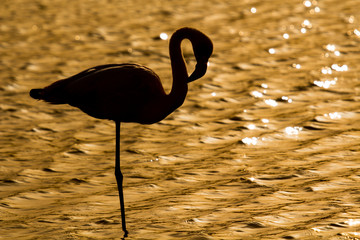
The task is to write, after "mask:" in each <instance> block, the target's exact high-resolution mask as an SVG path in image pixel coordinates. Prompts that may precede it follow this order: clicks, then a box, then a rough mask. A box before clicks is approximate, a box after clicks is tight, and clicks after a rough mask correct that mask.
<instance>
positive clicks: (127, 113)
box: [30, 28, 213, 237]
mask: <svg viewBox="0 0 360 240" xmlns="http://www.w3.org/2000/svg"><path fill="white" fill-rule="evenodd" d="M184 39H188V40H190V42H191V44H192V46H193V52H194V55H195V59H196V62H197V63H196V66H195V70H194V71H193V73H192V74H191V75H190V76H188V73H187V69H186V64H185V61H184V58H183V54H182V50H181V42H182V41H183V40H184ZM212 51H213V44H212V42H211V40H210V39H209V38H208V37H207V36H206V35H205V34H203V33H202V32H200V31H198V30H196V29H193V28H181V29H178V30H177V31H176V32H175V33H174V34H173V35H172V37H171V39H170V44H169V53H170V60H171V68H172V77H173V83H172V88H171V91H170V93H169V94H166V93H165V91H164V88H163V86H162V84H161V81H160V78H159V77H158V75H157V74H156V73H154V72H153V71H152V70H151V69H149V68H147V67H144V66H141V65H138V64H130V63H124V64H107V65H100V66H96V67H92V68H89V69H87V70H85V71H82V72H80V73H78V74H76V75H74V76H72V77H69V78H66V79H62V80H59V81H56V82H54V83H52V84H51V85H49V86H47V87H45V88H41V89H32V90H31V91H30V96H31V97H32V98H35V99H39V100H44V101H45V102H48V103H52V104H69V105H71V106H74V107H77V108H79V109H80V110H82V111H83V112H85V113H87V114H88V115H90V116H92V117H95V118H100V119H109V120H113V121H115V123H116V153H115V177H116V182H117V186H118V192H119V199H120V208H121V223H122V229H123V231H124V237H126V236H127V235H128V231H127V230H126V222H125V208H124V196H123V185H122V182H123V175H122V173H121V169H120V123H121V122H137V123H141V124H152V123H156V122H159V121H161V120H162V119H164V118H165V117H166V116H168V115H169V114H170V113H172V112H173V111H174V110H176V109H177V108H178V107H180V106H181V105H182V104H183V102H184V100H185V97H186V94H187V91H188V83H189V82H191V81H194V80H196V79H199V78H201V77H202V76H203V75H205V73H206V70H207V64H208V60H209V58H210V56H211V54H212Z"/></svg>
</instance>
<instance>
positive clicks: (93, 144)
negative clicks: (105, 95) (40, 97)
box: [0, 0, 360, 240]
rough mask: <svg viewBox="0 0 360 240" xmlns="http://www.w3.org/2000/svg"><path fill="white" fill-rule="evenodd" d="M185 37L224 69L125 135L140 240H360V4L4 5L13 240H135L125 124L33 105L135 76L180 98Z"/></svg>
mask: <svg viewBox="0 0 360 240" xmlns="http://www.w3.org/2000/svg"><path fill="white" fill-rule="evenodd" d="M183 26H189V27H194V28H197V29H199V30H201V31H203V32H204V33H206V34H207V35H208V36H209V37H210V38H211V39H212V40H213V42H214V46H215V50H214V54H213V57H212V58H211V60H210V66H209V69H208V72H207V74H206V75H205V77H204V78H202V79H200V80H197V81H195V82H193V83H191V84H189V93H188V96H187V99H186V101H185V103H184V105H183V106H182V107H181V108H180V109H178V110H177V111H175V112H174V113H173V114H172V115H171V116H169V117H168V118H167V119H165V120H164V121H162V122H161V123H159V124H154V125H150V126H143V125H139V124H123V125H122V130H121V165H122V171H123V174H124V177H125V179H124V193H125V207H126V213H127V216H126V218H127V224H128V230H129V232H130V234H129V239H192V240H205V239H360V153H359V150H360V147H359V140H360V109H359V107H360V97H359V93H360V4H359V1H358V0H342V1H339V0H318V1H315V0H314V1H310V0H305V1H301V0H288V1H283V0H271V1H270V0H243V1H239V0H230V1H223V0H201V1H195V0H182V1H160V0H146V1H145V0H131V1H130V0H128V1H127V0H79V1H70V0H33V1H30V0H2V2H1V7H0V56H1V57H0V239H120V238H121V236H122V231H121V224H120V223H121V221H120V211H119V203H118V197H117V189H116V182H115V178H114V174H113V172H114V169H113V167H114V152H115V149H114V142H115V141H114V129H115V127H114V123H113V122H110V121H106V120H97V119H94V118H91V117H89V116H87V115H86V114H84V113H82V112H81V111H79V110H78V109H75V108H72V107H70V106H65V105H57V106H55V105H49V104H46V103H44V102H39V101H35V100H33V99H31V98H30V97H29V95H28V92H29V90H30V89H31V88H38V87H43V86H46V85H48V84H50V83H51V82H53V81H55V80H58V79H61V78H64V77H68V76H71V75H73V74H76V73H78V72H80V71H82V70H84V69H86V68H89V67H92V66H96V65H101V64H107V63H123V62H136V63H140V64H144V65H146V66H148V67H150V68H152V69H153V70H154V71H155V72H157V73H158V74H159V76H160V77H161V78H162V80H163V84H164V86H165V88H166V89H167V91H169V89H170V87H171V69H170V64H169V63H170V62H169V57H168V37H169V36H170V35H171V34H172V33H173V32H174V31H175V30H176V29H178V28H180V27H183ZM184 54H185V57H186V59H187V61H188V63H189V70H190V71H191V69H192V67H193V65H194V58H193V56H192V50H191V46H190V44H189V43H188V42H186V43H184Z"/></svg>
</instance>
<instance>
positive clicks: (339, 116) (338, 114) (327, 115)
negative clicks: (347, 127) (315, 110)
mask: <svg viewBox="0 0 360 240" xmlns="http://www.w3.org/2000/svg"><path fill="white" fill-rule="evenodd" d="M324 116H325V117H329V118H331V119H341V115H340V113H338V112H333V113H325V114H324Z"/></svg>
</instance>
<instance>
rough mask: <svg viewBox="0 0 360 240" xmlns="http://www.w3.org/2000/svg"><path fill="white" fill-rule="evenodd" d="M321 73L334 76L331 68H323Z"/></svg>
mask: <svg viewBox="0 0 360 240" xmlns="http://www.w3.org/2000/svg"><path fill="white" fill-rule="evenodd" d="M321 73H322V74H332V70H331V68H329V67H323V68H321Z"/></svg>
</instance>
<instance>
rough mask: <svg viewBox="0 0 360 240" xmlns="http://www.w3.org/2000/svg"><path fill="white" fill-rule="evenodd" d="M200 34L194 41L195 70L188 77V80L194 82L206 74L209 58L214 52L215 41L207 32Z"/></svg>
mask: <svg viewBox="0 0 360 240" xmlns="http://www.w3.org/2000/svg"><path fill="white" fill-rule="evenodd" d="M199 33H200V34H199V35H198V36H197V37H196V38H195V39H196V40H194V41H193V50H194V55H195V59H196V66H195V70H194V72H193V73H192V74H191V75H190V77H189V78H188V82H192V81H194V80H196V79H199V78H201V77H202V76H204V75H205V73H206V70H207V66H208V62H209V58H210V56H211V54H212V52H213V43H212V42H211V40H210V38H208V37H207V36H206V35H205V34H203V33H201V32H199Z"/></svg>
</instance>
